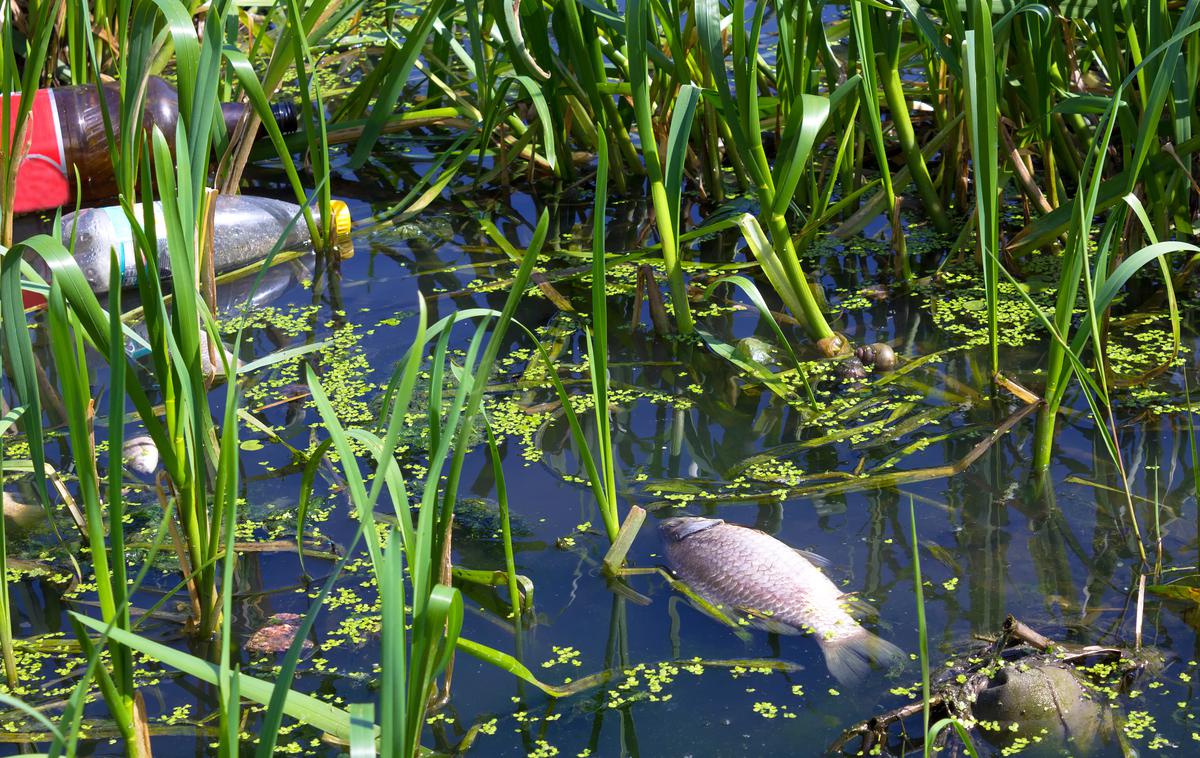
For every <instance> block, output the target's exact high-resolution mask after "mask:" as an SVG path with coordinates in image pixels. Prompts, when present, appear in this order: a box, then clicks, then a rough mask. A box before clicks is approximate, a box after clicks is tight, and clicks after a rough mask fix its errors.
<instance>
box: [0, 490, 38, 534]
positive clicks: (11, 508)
mask: <svg viewBox="0 0 1200 758" xmlns="http://www.w3.org/2000/svg"><path fill="white" fill-rule="evenodd" d="M0 494H2V495H3V497H0V500H2V501H3V505H4V517H5V518H7V519H9V520H10V521H12V522H13V524H14V525H15V526H17V527H20V528H21V529H29V528H31V527H34V526H37V525H38V524H45V523H48V522H47V521H46V511H44V510H43V509H42V507H41V506H40V505H30V504H29V503H26V502H22V501H20V500H18V499H17V498H16V497H14V496H13V495H10V494H8V493H7V492H4V493H0Z"/></svg>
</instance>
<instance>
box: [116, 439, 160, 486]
mask: <svg viewBox="0 0 1200 758" xmlns="http://www.w3.org/2000/svg"><path fill="white" fill-rule="evenodd" d="M121 459H122V460H124V461H125V465H126V466H127V467H128V468H129V470H130V471H132V472H134V473H135V474H138V475H140V476H153V475H154V471H155V469H157V468H158V447H156V446H155V444H154V440H152V439H150V438H149V437H147V436H146V435H144V434H142V435H139V436H137V437H131V438H130V439H127V440H125V445H124V446H123V447H122V448H121Z"/></svg>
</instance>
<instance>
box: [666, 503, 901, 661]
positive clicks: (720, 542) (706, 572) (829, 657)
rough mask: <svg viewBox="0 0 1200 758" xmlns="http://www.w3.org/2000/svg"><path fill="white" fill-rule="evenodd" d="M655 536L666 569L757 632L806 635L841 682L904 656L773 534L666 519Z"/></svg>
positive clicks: (716, 522)
mask: <svg viewBox="0 0 1200 758" xmlns="http://www.w3.org/2000/svg"><path fill="white" fill-rule="evenodd" d="M659 532H660V533H661V535H662V537H663V541H664V543H665V544H666V556H667V562H668V563H669V564H670V566H671V569H672V571H674V572H675V575H676V576H677V577H679V579H680V580H682V581H683V582H684V583H685V584H687V585H688V586H689V587H690V588H691V589H692V590H693V591H694V592H695V593H696V594H697V595H699V596H700V597H702V598H704V599H705V600H707V601H708V602H710V603H712V604H713V605H715V606H717V607H718V608H720V609H721V610H722V611H724V612H726V613H729V614H731V615H743V616H744V617H745V618H747V619H748V620H749V622H750V623H751V624H752V625H753V626H756V627H758V628H760V629H764V630H767V631H770V632H776V633H779V634H805V633H809V634H812V635H813V636H814V637H815V638H816V640H817V642H818V644H819V645H820V646H821V650H822V652H823V653H824V654H825V660H826V663H827V664H828V666H829V670H830V673H832V674H833V676H834V677H835V678H836V679H837V680H838V681H840V682H842V683H843V684H852V683H854V682H856V681H858V680H860V679H862V678H863V676H865V675H866V673H867V671H868V670H869V669H870V667H871V665H872V664H882V665H891V664H892V663H894V662H896V661H898V660H900V659H901V658H902V657H903V653H902V652H901V651H900V649H899V648H897V647H896V646H895V645H893V644H891V643H890V642H887V641H885V640H882V639H880V638H879V637H876V636H875V635H873V634H871V633H870V632H868V631H867V630H866V629H864V628H863V627H862V625H861V624H859V623H858V621H857V620H855V618H854V617H853V616H852V615H850V613H849V611H848V610H847V605H848V602H849V599H848V598H847V597H846V596H845V594H844V593H843V592H842V591H841V590H840V589H838V587H837V586H836V585H835V584H834V583H833V582H831V581H830V580H829V578H828V577H827V576H825V574H823V573H822V572H821V570H820V569H819V568H817V567H816V566H815V565H813V563H812V561H810V560H809V559H807V558H805V557H804V556H803V555H801V554H800V553H799V552H797V551H796V550H793V549H792V548H791V547H789V546H787V545H786V544H784V543H782V542H780V541H779V540H777V539H775V538H774V537H772V536H771V535H769V534H766V533H764V532H760V531H758V530H757V529H750V528H748V527H744V526H737V525H736V524H727V523H725V522H724V521H722V520H720V519H705V518H694V517H679V518H671V519H666V520H664V521H663V522H662V523H661V524H660V525H659Z"/></svg>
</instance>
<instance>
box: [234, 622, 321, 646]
mask: <svg viewBox="0 0 1200 758" xmlns="http://www.w3.org/2000/svg"><path fill="white" fill-rule="evenodd" d="M302 618H303V616H301V615H300V614H299V613H276V614H275V615H273V616H271V617H270V618H269V619H267V623H266V624H264V625H263V626H261V627H259V628H258V629H257V630H256V631H255V632H254V634H252V635H250V639H248V640H246V649H247V650H249V651H250V652H252V653H283V652H286V651H287V649H288V648H290V647H291V646H292V641H293V640H295V639H296V632H297V631H299V630H300V620H301V619H302ZM312 646H313V644H312V640H305V641H304V643H303V645H302V647H303V648H304V649H305V650H307V649H309V648H311V647H312Z"/></svg>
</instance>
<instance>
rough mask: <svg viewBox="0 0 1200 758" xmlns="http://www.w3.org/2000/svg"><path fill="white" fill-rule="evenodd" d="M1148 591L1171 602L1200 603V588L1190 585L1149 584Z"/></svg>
mask: <svg viewBox="0 0 1200 758" xmlns="http://www.w3.org/2000/svg"><path fill="white" fill-rule="evenodd" d="M1146 590H1147V591H1149V592H1153V593H1154V594H1155V595H1161V596H1163V597H1165V598H1170V599H1171V600H1188V601H1190V602H1193V603H1200V587H1193V586H1191V585H1188V584H1148V585H1146Z"/></svg>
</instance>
